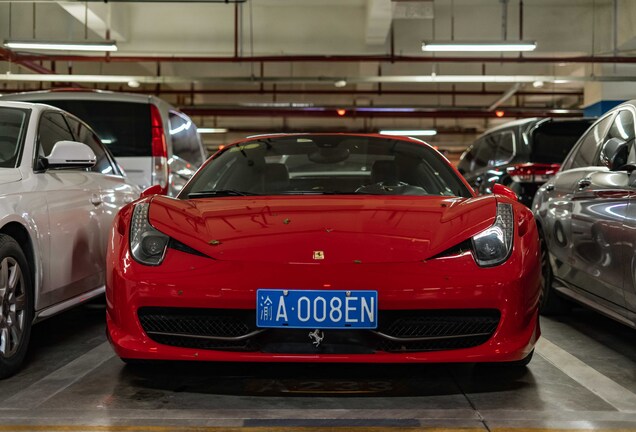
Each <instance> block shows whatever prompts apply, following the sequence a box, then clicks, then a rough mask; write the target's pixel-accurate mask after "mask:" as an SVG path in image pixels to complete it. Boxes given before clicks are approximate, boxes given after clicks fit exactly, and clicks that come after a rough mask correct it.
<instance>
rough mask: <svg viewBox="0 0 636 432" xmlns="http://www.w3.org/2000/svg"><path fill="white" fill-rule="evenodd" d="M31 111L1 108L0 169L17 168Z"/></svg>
mask: <svg viewBox="0 0 636 432" xmlns="http://www.w3.org/2000/svg"><path fill="white" fill-rule="evenodd" d="M28 118H29V111H27V110H24V109H21V108H11V107H2V108H0V168H15V167H16V166H17V164H18V163H19V159H20V157H19V156H20V154H21V153H22V151H21V148H22V143H23V141H24V136H25V135H26V130H27V121H28Z"/></svg>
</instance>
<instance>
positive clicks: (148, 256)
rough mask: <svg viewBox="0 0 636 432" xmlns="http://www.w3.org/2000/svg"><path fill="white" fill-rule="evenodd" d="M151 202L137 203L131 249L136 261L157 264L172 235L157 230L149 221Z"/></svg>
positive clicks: (132, 223)
mask: <svg viewBox="0 0 636 432" xmlns="http://www.w3.org/2000/svg"><path fill="white" fill-rule="evenodd" d="M149 207H150V204H149V203H140V204H137V205H135V208H134V210H133V215H132V219H131V221H130V251H131V252H132V256H133V258H135V261H137V262H139V263H141V264H145V265H152V266H156V265H159V264H161V263H162V261H163V258H164V256H165V255H166V249H167V247H168V241H169V240H170V237H168V236H167V235H165V234H164V233H162V232H160V231H158V230H156V229H155V228H154V227H153V226H152V225H150V222H148V209H149Z"/></svg>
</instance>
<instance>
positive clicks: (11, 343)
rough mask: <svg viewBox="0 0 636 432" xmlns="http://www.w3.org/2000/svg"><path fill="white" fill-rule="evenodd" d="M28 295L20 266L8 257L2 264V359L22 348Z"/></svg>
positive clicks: (0, 292) (0, 319)
mask: <svg viewBox="0 0 636 432" xmlns="http://www.w3.org/2000/svg"><path fill="white" fill-rule="evenodd" d="M25 307H26V293H25V287H24V276H23V274H22V269H21V268H20V264H18V262H17V261H16V260H15V259H13V258H11V257H6V258H4V259H3V260H2V261H1V262H0V357H3V358H8V357H11V356H13V355H14V354H15V353H16V352H17V351H18V349H19V348H20V345H21V342H22V336H23V334H24V324H25V321H24V320H25V316H26V313H25Z"/></svg>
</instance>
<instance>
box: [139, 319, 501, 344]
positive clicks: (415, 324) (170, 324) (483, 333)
mask: <svg viewBox="0 0 636 432" xmlns="http://www.w3.org/2000/svg"><path fill="white" fill-rule="evenodd" d="M138 315H139V321H140V322H141V325H142V327H143V329H144V331H145V332H146V333H147V334H148V336H149V337H150V338H151V339H152V340H154V341H156V342H159V343H161V344H165V345H172V346H178V347H184V348H196V349H214V350H222V351H262V352H271V353H281V354H282V353H288V354H301V353H302V354H307V353H323V354H361V353H374V352H378V351H384V352H418V351H439V350H451V349H460V348H470V347H474V346H477V345H481V344H483V343H485V342H486V341H487V340H488V339H490V337H491V336H492V335H493V333H494V332H495V330H496V329H497V326H498V325H499V319H500V313H499V311H497V310H495V309H480V310H476V309H467V310H413V311H380V312H379V317H378V322H379V326H378V329H377V331H373V330H355V329H347V330H325V331H324V333H325V339H324V343H323V344H322V345H321V346H320V347H318V348H315V347H314V346H312V344H311V339H309V337H308V330H293V329H265V330H261V331H260V332H259V329H257V328H256V313H255V311H254V310H230V309H185V308H152V307H145V308H141V309H139V311H138ZM246 336H249V337H246ZM241 337H243V338H241ZM223 338H230V340H222V339H223ZM237 338H239V339H237Z"/></svg>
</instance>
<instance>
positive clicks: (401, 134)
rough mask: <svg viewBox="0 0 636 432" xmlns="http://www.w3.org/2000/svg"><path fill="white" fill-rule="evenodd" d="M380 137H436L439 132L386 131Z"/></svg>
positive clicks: (416, 130)
mask: <svg viewBox="0 0 636 432" xmlns="http://www.w3.org/2000/svg"><path fill="white" fill-rule="evenodd" d="M380 135H393V136H435V135H437V131H436V130H435V129H411V130H398V129H394V130H391V129H386V130H381V131H380Z"/></svg>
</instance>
